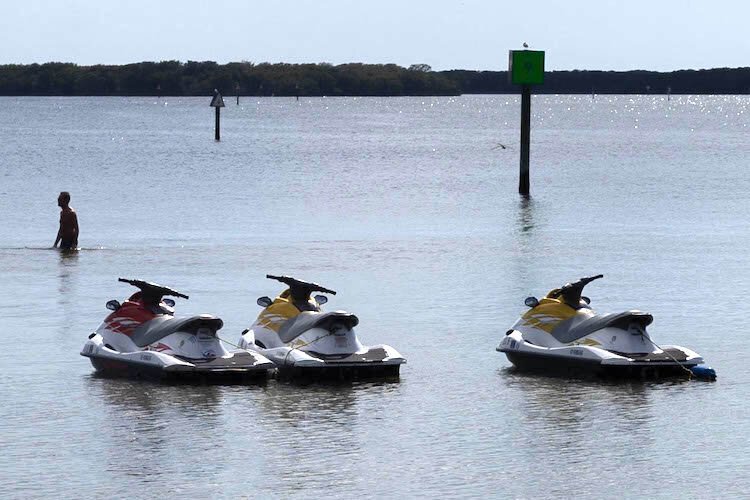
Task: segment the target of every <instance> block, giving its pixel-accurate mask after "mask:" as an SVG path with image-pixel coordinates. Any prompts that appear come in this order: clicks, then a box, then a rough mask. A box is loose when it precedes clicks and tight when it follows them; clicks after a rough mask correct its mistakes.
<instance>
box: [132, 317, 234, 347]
mask: <svg viewBox="0 0 750 500" xmlns="http://www.w3.org/2000/svg"><path fill="white" fill-rule="evenodd" d="M222 326H224V322H223V321H222V320H221V318H218V317H216V316H213V315H211V314H200V315H198V316H188V317H184V318H175V317H174V316H169V315H164V316H157V317H155V318H154V319H152V320H149V321H147V322H145V323H143V324H142V325H140V326H139V327H138V328H136V329H135V331H134V332H133V335H132V336H131V337H130V338H131V340H132V341H133V342H134V343H135V345H137V346H138V347H146V346H147V345H149V344H153V343H154V342H156V341H158V340H161V339H163V338H164V337H166V336H167V335H171V334H173V333H175V332H187V333H197V332H198V329H199V328H210V329H211V330H213V331H217V330H219V329H221V327H222Z"/></svg>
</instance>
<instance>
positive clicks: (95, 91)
mask: <svg viewBox="0 0 750 500" xmlns="http://www.w3.org/2000/svg"><path fill="white" fill-rule="evenodd" d="M215 89H216V90H218V91H219V92H221V93H222V94H223V95H225V96H235V95H240V96H246V97H271V96H276V97H344V96H345V97H394V96H420V97H422V96H457V95H464V94H518V93H519V91H520V87H518V86H517V85H512V84H511V83H510V82H509V81H508V72H507V71H475V70H447V71H433V70H432V69H431V68H430V67H429V66H428V65H426V64H414V65H411V66H409V67H408V68H404V67H401V66H398V65H395V64H361V63H349V64H340V65H336V66H334V65H331V64H327V63H320V64H284V63H279V64H269V63H260V64H254V63H250V62H240V63H228V64H223V65H221V64H217V63H215V62H211V61H204V62H196V61H188V62H187V63H182V62H179V61H163V62H140V63H134V64H125V65H93V66H79V65H77V64H73V63H57V62H51V63H45V64H27V65H19V64H6V65H0V96H118V97H165V96H170V97H189V96H206V95H212V94H213V93H214V90H215ZM533 92H534V93H535V94H623V95H659V94H672V95H748V94H750V67H744V68H714V69H700V70H677V71H670V72H658V71H644V70H628V71H599V70H572V71H569V70H565V71H548V72H546V73H545V81H544V84H542V85H538V86H534V87H533Z"/></svg>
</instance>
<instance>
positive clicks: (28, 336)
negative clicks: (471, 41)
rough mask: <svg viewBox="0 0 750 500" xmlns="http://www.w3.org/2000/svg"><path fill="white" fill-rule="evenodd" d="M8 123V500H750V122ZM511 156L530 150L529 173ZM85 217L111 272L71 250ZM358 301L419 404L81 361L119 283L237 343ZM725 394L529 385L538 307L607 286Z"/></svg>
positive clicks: (599, 300)
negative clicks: (518, 341)
mask: <svg viewBox="0 0 750 500" xmlns="http://www.w3.org/2000/svg"><path fill="white" fill-rule="evenodd" d="M209 100H210V99H209V98H205V99H198V98H161V99H154V98H137V99H136V98H7V97H3V98H0V110H2V111H0V137H1V138H2V140H1V141H0V166H1V167H2V168H0V176H1V181H0V227H2V228H3V236H2V237H1V238H0V276H2V278H3V280H4V286H3V289H4V292H3V294H2V298H3V300H1V301H0V315H1V316H2V318H3V320H2V323H0V325H1V327H0V349H1V350H2V351H3V352H4V353H5V356H4V360H3V362H2V367H3V370H2V371H0V380H1V381H2V383H0V401H2V402H3V404H2V405H1V406H0V421H1V422H3V432H2V435H1V436H0V446H1V448H2V453H0V470H2V471H3V472H2V473H1V474H0V488H2V491H3V492H4V494H6V495H8V496H9V497H20V496H29V495H32V496H50V497H52V496H54V497H68V498H70V497H80V496H82V495H85V496H94V497H104V496H125V495H128V496H139V497H153V496H156V495H166V496H168V497H176V496H178V495H189V496H198V495H203V496H211V497H232V498H236V497H241V496H248V497H249V496H261V495H264V496H270V497H275V498H289V497H308V498H309V497H314V496H321V495H330V496H332V497H338V498H342V497H351V496H353V495H357V496H364V497H383V496H391V495H394V494H398V495H403V496H407V497H413V496H433V497H438V496H440V497H444V496H450V497H478V496H489V495H492V496H503V497H570V496H582V497H590V498H600V497H603V496H604V497H622V496H625V497H634V496H639V497H643V496H649V497H675V496H690V497H697V496H705V495H716V494H723V495H726V496H741V495H744V494H746V492H747V490H748V488H750V478H749V477H748V474H747V471H748V470H750V460H749V459H748V456H747V449H748V441H747V437H746V436H747V435H748V434H749V433H750V424H748V419H747V410H746V401H747V400H748V385H747V368H746V363H745V359H744V351H745V349H744V347H743V346H744V345H745V337H746V332H745V331H744V329H743V328H742V326H741V325H743V324H744V319H745V317H746V316H747V307H746V306H744V300H743V297H744V295H745V293H746V290H747V288H748V285H750V279H748V278H749V277H750V271H748V265H747V257H746V255H747V248H748V247H749V246H750V235H749V233H748V231H747V221H746V219H747V217H746V214H747V212H748V210H750V202H749V201H748V196H747V193H748V192H750V174H748V172H749V171H750V169H749V168H748V167H750V160H749V158H750V143H749V142H748V140H747V137H748V132H750V130H748V128H749V124H750V98H748V97H747V96H743V97H737V96H672V98H671V100H670V101H667V100H666V98H663V97H661V96H659V97H654V96H597V97H596V99H591V97H590V96H535V97H534V98H533V103H532V112H533V124H532V126H533V129H532V154H531V162H532V166H531V169H532V170H531V183H532V184H531V188H532V198H531V200H521V199H519V197H518V195H517V194H516V191H517V176H518V130H517V126H518V125H517V124H518V116H519V113H520V111H519V102H518V99H517V98H516V96H463V97H454V98H442V97H441V98H429V97H426V98H316V99H301V100H300V101H299V102H297V101H295V100H294V99H293V98H260V99H258V98H253V99H251V98H243V99H242V101H241V105H240V106H236V105H234V104H233V103H231V104H230V103H229V101H227V102H228V106H227V107H226V108H225V109H224V111H223V112H222V141H221V142H219V143H216V142H214V141H213V110H212V109H211V108H209V107H208V102H209ZM499 144H503V145H504V146H506V148H505V149H503V148H502V147H499V146H498V145H499ZM61 190H68V191H70V192H71V194H72V201H71V204H72V205H73V206H74V207H75V208H76V210H77V211H78V213H79V219H80V225H81V238H80V244H81V246H82V247H83V249H82V250H81V251H79V252H77V253H73V254H61V253H58V252H56V251H52V250H49V249H47V247H49V246H51V244H52V242H53V241H54V237H55V233H56V231H57V219H58V214H57V207H56V206H55V201H56V199H57V194H58V192H59V191H61ZM266 273H272V274H281V273H285V274H291V275H294V276H297V277H300V278H302V279H309V280H314V281H317V282H320V283H321V284H323V285H325V286H328V287H330V288H333V289H335V290H337V291H338V292H339V294H338V295H336V296H335V297H332V299H331V301H330V303H329V307H330V308H332V309H346V310H349V311H352V312H354V313H356V314H357V315H358V316H359V318H360V320H361V324H360V327H359V329H358V332H359V335H360V337H361V339H362V340H363V341H364V342H365V343H370V344H375V343H380V342H384V343H388V344H391V345H394V346H396V347H397V348H398V349H399V350H400V351H401V352H402V353H403V354H404V355H405V356H406V357H407V358H408V360H409V363H408V364H407V365H406V366H405V367H404V368H403V370H402V377H401V381H400V382H399V383H395V384H379V383H357V384H350V385H343V386H328V385H323V386H309V387H298V386H293V385H288V384H282V383H277V382H275V381H270V382H268V383H267V384H266V385H262V386H251V387H237V386H232V387H173V386H160V385H155V384H149V383H142V382H131V381H122V380H120V381H118V380H106V379H100V378H97V377H95V376H93V374H92V372H93V371H92V368H91V366H90V364H89V362H88V360H86V359H85V358H82V357H81V356H79V354H78V352H79V351H80V348H81V346H82V345H83V343H84V340H85V338H86V335H87V334H88V333H89V332H91V331H92V330H93V329H94V328H96V326H97V325H98V324H99V322H100V321H101V320H102V319H103V317H104V316H105V314H106V312H107V311H106V310H105V309H104V303H105V302H106V301H107V300H108V299H111V298H117V299H120V300H122V299H123V298H124V297H125V296H126V295H128V294H129V293H130V292H131V290H130V289H129V287H128V286H126V285H124V284H120V283H117V281H116V279H117V277H118V276H127V277H138V278H143V279H149V280H153V281H157V282H161V283H164V284H167V285H170V286H172V287H174V288H177V289H178V290H181V291H183V292H185V293H187V294H189V295H190V297H191V298H190V300H189V301H179V303H178V311H179V312H181V313H183V314H197V313H200V312H211V313H215V314H218V315H220V316H221V317H222V318H223V319H224V321H225V327H224V329H223V330H222V331H221V334H222V336H224V337H225V338H226V339H227V340H230V341H236V340H237V338H238V335H239V332H240V331H241V330H242V329H243V328H245V327H246V326H248V325H249V324H250V323H251V322H252V320H253V319H254V318H255V316H256V315H257V313H258V307H257V306H256V305H255V299H256V297H258V296H259V295H273V294H275V293H278V292H279V291H281V288H280V287H279V286H278V284H277V283H275V282H272V281H269V280H266V279H264V275H265V274H266ZM595 273H603V274H604V275H605V278H604V279H603V280H600V281H597V282H596V283H594V284H592V285H590V287H589V288H587V294H588V295H590V296H591V297H592V299H593V303H592V305H593V306H594V307H595V309H597V310H599V311H601V312H612V311H618V310H625V309H630V308H639V309H642V310H646V311H649V312H651V313H652V314H654V316H655V318H656V319H655V322H654V324H653V326H652V328H651V332H652V335H653V336H654V338H655V340H656V341H657V342H660V343H678V344H683V345H686V346H689V347H692V348H694V349H696V350H697V351H699V352H700V353H701V354H703V355H704V357H705V358H706V359H707V360H708V361H709V362H710V364H711V365H712V366H714V367H715V368H716V369H717V371H718V374H719V380H718V381H717V382H716V383H712V384H709V383H698V382H682V381H676V382H669V383H632V384H627V383H626V384H597V383H591V382H570V381H566V380H556V379H546V378H541V377H530V376H524V375H520V374H517V373H515V372H514V371H513V370H511V369H509V363H508V362H507V360H505V358H504V356H502V355H501V354H499V353H497V352H495V350H494V348H495V346H496V345H497V344H498V343H499V341H500V338H501V336H502V335H503V333H504V332H505V330H507V328H508V327H509V326H510V325H511V324H512V323H513V321H514V320H515V318H516V317H517V316H518V314H520V313H521V312H522V310H523V309H524V307H523V299H524V298H525V297H526V296H527V295H530V294H535V295H541V294H543V293H545V292H546V291H547V290H549V289H550V288H553V287H556V286H559V285H561V284H563V283H564V282H566V281H570V280H574V279H577V278H579V277H581V276H584V275H589V274H595Z"/></svg>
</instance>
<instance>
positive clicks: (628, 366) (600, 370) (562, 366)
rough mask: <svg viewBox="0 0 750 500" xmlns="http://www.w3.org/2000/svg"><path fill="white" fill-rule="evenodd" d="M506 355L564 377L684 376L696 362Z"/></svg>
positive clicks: (525, 367)
mask: <svg viewBox="0 0 750 500" xmlns="http://www.w3.org/2000/svg"><path fill="white" fill-rule="evenodd" d="M505 355H506V356H507V357H508V361H510V362H511V363H512V364H513V366H514V367H515V368H516V369H518V370H520V371H524V372H530V373H539V374H543V375H550V376H555V377H567V378H612V379H636V380H655V379H662V378H671V377H687V376H688V374H689V371H690V368H692V367H693V366H696V365H697V364H698V363H696V362H685V363H682V364H680V363H675V362H674V361H671V360H670V361H663V360H654V361H646V360H643V361H632V362H627V363H621V364H609V363H604V362H602V361H601V360H594V359H580V358H573V357H568V356H558V355H552V354H537V353H530V352H523V351H505Z"/></svg>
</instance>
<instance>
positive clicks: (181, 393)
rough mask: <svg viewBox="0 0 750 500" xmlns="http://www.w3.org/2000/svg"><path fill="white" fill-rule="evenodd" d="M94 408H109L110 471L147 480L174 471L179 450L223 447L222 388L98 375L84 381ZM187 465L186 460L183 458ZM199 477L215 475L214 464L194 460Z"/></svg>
mask: <svg viewBox="0 0 750 500" xmlns="http://www.w3.org/2000/svg"><path fill="white" fill-rule="evenodd" d="M84 386H85V389H86V393H87V395H88V396H87V397H88V398H91V399H93V401H89V404H88V406H92V405H95V404H96V405H97V406H100V407H102V408H103V410H100V411H99V413H100V414H102V415H103V418H104V419H105V420H106V429H107V431H106V435H107V439H106V444H105V445H104V449H103V452H102V460H104V461H105V463H106V468H107V471H108V472H109V473H112V474H117V475H119V476H126V477H133V478H138V479H139V480H143V481H146V482H159V481H163V480H164V479H165V478H166V477H170V476H171V475H172V474H174V472H175V471H174V470H173V469H171V468H170V467H174V466H175V465H176V464H175V460H174V453H175V450H180V453H182V454H184V455H185V456H189V455H190V454H191V452H195V451H199V450H203V449H206V448H210V447H214V446H218V447H220V446H222V440H223V439H224V438H223V436H222V435H221V434H217V433H216V432H215V431H214V430H213V429H217V428H220V427H221V422H220V420H221V418H220V417H221V413H222V411H221V404H222V401H223V398H222V390H221V388H220V387H215V386H170V385H160V384H155V383H151V382H148V381H136V380H126V379H110V378H101V377H97V376H95V375H91V376H88V377H86V379H85V381H84ZM177 462H178V463H181V461H179V460H178V461H177ZM193 472H194V474H195V475H196V477H199V476H201V475H205V476H206V477H211V476H212V475H213V474H214V473H215V471H214V470H213V467H212V466H211V465H210V464H204V465H200V464H194V466H193Z"/></svg>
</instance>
